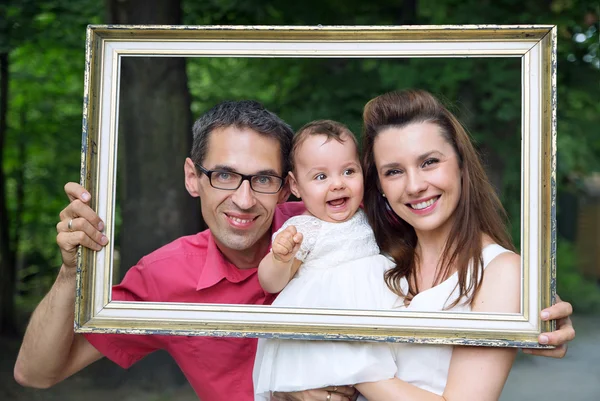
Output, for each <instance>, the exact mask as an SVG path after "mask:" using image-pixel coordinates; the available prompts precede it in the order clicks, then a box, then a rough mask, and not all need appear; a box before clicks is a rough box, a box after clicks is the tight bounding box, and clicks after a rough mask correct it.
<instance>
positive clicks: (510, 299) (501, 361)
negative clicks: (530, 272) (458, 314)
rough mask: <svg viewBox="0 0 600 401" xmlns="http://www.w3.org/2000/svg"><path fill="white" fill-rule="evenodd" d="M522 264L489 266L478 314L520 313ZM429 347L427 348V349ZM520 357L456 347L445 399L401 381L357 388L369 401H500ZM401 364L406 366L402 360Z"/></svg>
mask: <svg viewBox="0 0 600 401" xmlns="http://www.w3.org/2000/svg"><path fill="white" fill-rule="evenodd" d="M520 286H521V260H520V258H519V256H518V255H516V254H514V253H503V254H501V255H499V256H497V257H496V258H495V259H494V260H492V262H490V264H489V265H488V266H487V268H486V270H485V274H484V278H483V281H482V283H481V288H480V290H479V293H478V294H477V296H476V297H475V299H474V300H473V303H472V310H473V311H474V312H504V313H518V312H519V311H520V304H521V299H520V297H521V290H520ZM423 346H424V347H426V346H427V345H423ZM515 355H516V349H512V348H487V347H465V346H455V347H454V350H453V351H452V359H451V361H450V370H449V372H448V381H447V382H446V388H445V390H444V393H443V394H442V395H437V394H434V393H431V392H429V391H426V390H423V389H421V388H418V387H416V386H414V385H412V384H409V383H406V382H404V381H402V380H400V379H397V378H395V379H391V380H385V381H380V382H376V383H362V384H357V385H356V388H357V389H358V391H360V392H361V393H362V394H363V395H364V396H365V397H366V398H367V399H368V400H369V401H380V400H381V401H383V400H402V401H464V400H477V401H497V400H498V398H500V393H501V392H502V388H503V387H504V383H505V382H506V379H507V377H508V373H509V372H510V368H511V366H512V363H513V361H514V358H515ZM398 363H402V360H399V361H398Z"/></svg>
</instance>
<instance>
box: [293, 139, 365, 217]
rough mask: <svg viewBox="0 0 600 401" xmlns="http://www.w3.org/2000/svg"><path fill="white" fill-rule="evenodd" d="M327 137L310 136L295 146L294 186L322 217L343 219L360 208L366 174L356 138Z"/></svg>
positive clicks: (297, 193)
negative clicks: (336, 138) (362, 166)
mask: <svg viewBox="0 0 600 401" xmlns="http://www.w3.org/2000/svg"><path fill="white" fill-rule="evenodd" d="M342 139H344V142H343V143H340V142H338V141H337V140H335V139H331V140H329V141H327V137H326V136H324V135H311V136H309V137H308V138H307V139H306V140H305V141H304V142H303V143H302V144H301V145H300V147H299V148H298V149H297V150H296V154H295V171H294V173H290V175H291V180H290V184H291V189H292V192H293V193H294V195H296V196H297V197H299V198H302V200H303V201H304V205H305V206H306V209H307V210H308V211H309V212H310V213H311V214H312V215H313V216H315V217H318V218H319V219H321V220H324V221H328V222H332V223H341V222H343V221H346V220H348V219H350V218H351V217H352V216H353V215H354V213H356V211H357V210H358V208H359V206H360V203H361V202H362V198H363V191H364V188H363V174H362V169H361V166H360V161H359V159H358V149H356V145H355V144H354V141H353V140H352V139H351V138H349V137H347V136H343V137H342Z"/></svg>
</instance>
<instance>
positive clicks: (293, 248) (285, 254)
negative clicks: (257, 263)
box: [271, 226, 302, 263]
mask: <svg viewBox="0 0 600 401" xmlns="http://www.w3.org/2000/svg"><path fill="white" fill-rule="evenodd" d="M301 243H302V234H301V233H299V232H298V231H296V227H294V226H289V227H288V228H286V229H285V230H283V231H282V232H280V233H279V234H277V237H275V241H273V246H272V247H271V251H272V252H273V257H274V258H275V260H276V261H278V262H285V263H287V262H289V261H290V260H292V259H293V257H294V255H296V253H297V252H298V249H300V244H301Z"/></svg>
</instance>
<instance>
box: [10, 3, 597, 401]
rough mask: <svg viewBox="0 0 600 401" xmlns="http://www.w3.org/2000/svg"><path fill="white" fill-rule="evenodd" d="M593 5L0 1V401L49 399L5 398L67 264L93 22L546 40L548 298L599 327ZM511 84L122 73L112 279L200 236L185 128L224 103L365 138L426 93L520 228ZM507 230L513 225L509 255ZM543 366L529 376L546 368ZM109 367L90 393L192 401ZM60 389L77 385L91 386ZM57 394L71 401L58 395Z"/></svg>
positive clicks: (490, 79)
mask: <svg viewBox="0 0 600 401" xmlns="http://www.w3.org/2000/svg"><path fill="white" fill-rule="evenodd" d="M599 8H600V6H599V5H598V2H595V1H591V0H590V1H584V0H531V1H522V0H495V1H492V0H436V1H434V0H410V1H406V0H404V1H402V0H395V1H392V0H379V1H370V2H364V1H358V0H345V1H341V0H320V1H315V0H305V1H304V2H281V1H273V0H267V1H258V0H205V1H192V0H147V1H141V0H106V1H104V2H102V1H92V0H69V1H67V0H4V2H3V3H2V4H0V333H1V334H2V337H1V338H0V347H1V348H0V350H2V351H3V352H1V354H2V356H1V357H0V360H1V362H0V363H2V365H0V367H1V369H0V374H1V375H2V378H0V384H4V383H5V380H6V383H9V384H7V387H5V386H4V385H2V386H0V387H4V388H5V389H7V390H6V391H8V393H7V394H8V396H7V397H8V398H6V397H2V399H19V400H20V399H54V398H52V397H53V395H52V394H55V393H52V392H41V393H40V392H31V391H29V390H23V389H20V388H18V387H16V385H14V384H13V383H12V382H10V380H11V377H9V375H10V370H11V369H12V364H13V363H14V355H15V352H16V350H17V348H18V342H19V338H20V335H21V334H22V331H23V329H24V326H25V324H26V322H27V318H28V316H29V314H30V313H31V311H32V310H33V308H34V307H35V305H36V304H37V303H38V302H39V300H40V299H41V297H42V296H43V295H44V294H45V293H46V291H47V290H48V288H49V287H50V286H51V284H52V282H53V280H54V278H55V276H56V272H57V269H58V266H60V255H59V252H58V249H57V247H56V242H55V237H56V231H55V225H56V223H57V222H58V214H59V212H60V211H61V210H62V208H64V207H65V206H66V204H67V199H66V197H65V195H64V192H63V185H64V183H66V182H68V181H78V180H79V163H80V148H81V120H82V118H81V116H82V94H83V72H84V62H85V54H84V44H85V28H86V25H88V24H104V23H119V24H190V25H249V24H253V25H317V24H322V25H401V24H407V25H414V24H419V25H421V24H423V25H428V24H438V25H439V24H525V25H529V24H554V25H557V26H558V60H557V61H558V78H557V87H558V110H557V113H558V161H557V168H558V171H557V183H558V197H557V199H558V202H557V219H558V251H557V269H558V274H557V277H558V281H557V287H558V293H559V294H560V296H561V297H562V298H563V299H566V300H568V301H570V302H571V303H572V304H573V306H574V308H575V310H576V313H577V314H581V315H584V314H587V315H588V316H593V317H596V316H599V315H600V285H599V284H600V128H599V127H600V54H599V51H600V49H599V47H600V46H599V19H598V17H599V14H600V10H599ZM519 77H520V61H519V59H508V58H507V59H405V60H404V59H403V60H392V59H380V60H376V59H353V60H350V59H235V58H218V59H188V60H186V61H184V59H174V58H158V59H149V58H140V59H135V60H134V59H131V60H126V61H125V62H124V63H123V69H122V76H121V79H122V85H121V101H120V116H121V120H120V135H121V138H120V141H119V180H118V196H119V208H118V211H119V215H118V219H117V223H118V230H117V237H116V239H115V246H116V248H117V250H118V251H119V252H118V254H119V265H120V266H122V268H121V269H120V274H123V273H124V272H125V270H126V269H125V268H124V267H128V266H131V265H132V264H134V263H135V262H136V261H137V260H138V259H139V258H140V257H141V256H142V255H144V254H146V253H148V252H150V251H151V250H153V249H156V248H158V247H159V246H161V245H163V244H165V243H167V242H169V241H171V240H173V239H174V238H176V237H178V236H180V235H184V234H189V233H194V232H197V231H198V230H200V229H202V228H203V223H202V221H201V218H200V216H199V213H198V205H197V202H195V201H194V200H193V199H191V198H190V197H189V196H188V195H187V193H186V192H185V189H184V187H183V174H182V165H183V160H184V158H185V157H186V156H187V154H188V152H189V144H190V143H191V132H190V127H191V124H192V122H193V119H195V118H196V117H198V116H199V115H200V114H201V113H202V112H203V111H205V110H206V109H207V108H209V107H211V106H212V105H214V104H215V103H216V102H218V101H220V100H224V99H247V98H253V99H257V100H260V101H261V102H263V103H264V104H265V105H266V106H267V107H268V108H269V109H271V110H272V111H274V112H276V113H277V114H279V115H280V116H281V117H282V118H283V119H285V120H286V121H287V122H289V123H290V124H291V125H292V127H293V128H295V129H296V128H299V127H300V126H301V125H302V124H304V123H305V122H308V121H310V120H313V119H317V118H331V119H335V120H339V121H342V122H344V123H346V124H347V125H348V126H349V127H350V128H351V129H352V130H353V131H354V132H355V133H356V134H357V135H360V131H361V111H362V107H363V106H364V104H365V102H366V101H368V100H369V99H370V98H372V97H374V96H376V95H378V94H381V93H383V92H386V91H389V90H395V89H401V88H405V87H418V88H423V89H426V90H429V91H431V92H433V93H435V94H436V95H438V96H440V97H441V98H443V99H444V100H445V101H446V102H447V104H448V105H449V107H450V108H451V110H452V111H453V112H455V113H456V114H457V115H458V116H459V117H460V119H461V121H462V122H463V123H464V124H465V125H466V127H467V128H468V130H469V132H470V133H471V135H472V136H473V138H474V140H475V142H476V144H477V147H478V149H479V150H480V152H481V154H482V157H483V159H484V161H485V164H486V167H487V169H488V173H489V174H490V177H491V179H492V181H493V183H494V185H495V187H496V189H497V190H498V192H499V194H500V196H501V198H502V201H503V203H504V205H505V207H506V209H507V210H508V212H509V214H510V216H511V219H512V221H517V222H518V216H519V191H520V165H519V154H518V152H517V151H516V150H517V149H518V148H519V139H520V138H519V135H520V124H521V121H520V99H521V93H520V78H519ZM518 230H519V227H518V224H513V227H512V228H511V231H512V234H513V237H514V238H515V241H516V242H517V243H518V239H519V238H518V237H519V233H518ZM582 319H590V318H585V317H582ZM594 321H595V320H594ZM582 322H583V320H582ZM586 324H587V323H581V325H582V326H581V327H584V326H585V325H586ZM592 325H593V323H592ZM575 326H576V329H578V327H577V324H576V325H575ZM594 327H596V326H594ZM156 358H159V357H156ZM539 359H540V358H537V359H534V360H535V363H547V362H544V361H545V360H542V362H538V360H539ZM153 361H154V362H153V363H154V365H157V364H159V363H160V364H169V363H170V362H168V360H166V359H154V360H153ZM102 363H104V362H101V363H100V365H99V366H101V368H100V367H96V366H93V367H91V368H90V369H91V371H92V372H95V374H94V379H93V380H92V381H93V383H94V386H92V387H89V389H88V390H86V391H88V392H90V391H91V392H92V393H94V394H98V397H104V396H108V395H109V394H112V395H116V394H119V397H120V398H123V399H126V394H129V392H128V391H124V390H119V391H122V392H121V393H110V392H109V393H106V394H105V393H102V392H101V391H100V390H98V388H101V387H119V388H121V389H122V388H123V383H124V381H123V380H125V382H126V383H133V382H135V383H137V384H136V386H137V387H136V388H138V387H141V388H145V387H144V386H146V387H147V386H150V387H148V388H150V389H151V390H150V391H149V392H148V394H146V395H145V396H143V399H156V400H159V399H182V400H183V399H188V398H185V397H187V396H189V389H188V388H187V387H185V386H184V387H183V388H184V389H183V390H181V392H182V393H181V394H179V391H180V390H179V388H180V387H178V386H180V385H182V384H183V383H184V379H182V377H181V375H180V374H179V373H178V371H177V370H176V369H172V367H171V368H169V369H165V370H163V373H162V374H159V373H156V372H154V373H152V372H153V371H152V369H151V368H144V369H141V368H140V369H138V370H135V369H133V373H131V372H130V373H128V375H129V376H127V377H130V378H131V377H133V379H131V380H130V381H127V380H128V379H124V378H123V377H125V374H122V373H119V372H120V371H118V370H117V371H116V372H114V373H107V372H109V371H110V372H113V371H114V369H113V368H112V367H111V368H108V366H109V365H107V364H104V365H102ZM548 363H553V362H548ZM96 365H98V364H96ZM146 365H148V366H149V365H150V363H146ZM169 366H170V365H169ZM553 366H554V365H553ZM555 366H556V367H555V368H553V370H554V369H558V370H562V369H563V368H561V366H564V367H565V368H566V365H561V364H560V362H559V363H558V364H557V365H555ZM94 369H96V370H94ZM101 369H102V370H101ZM110 369H112V370H110ZM165 371H168V372H170V373H168V374H164V372H165ZM100 372H103V374H98V373H100ZM136 372H139V373H136ZM88 374H89V373H88ZM136 375H137V376H136ZM78 377H79V379H78ZM103 377H104V378H103ZM136 378H137V379H139V380H137V379H136ZM142 378H143V379H142ZM597 378H598V379H600V376H598V377H597ZM70 380H71V382H70V383H71V384H70V385H69V386H73V383H77V380H84V381H85V380H86V379H85V378H81V376H75V377H74V378H73V379H70ZM152 381H154V382H155V383H154V385H156V383H162V384H165V383H166V384H165V385H166V386H167V389H166V390H164V391H162V390H161V391H162V392H161V391H158V390H156V389H155V387H152V385H150V384H149V383H150V382H152ZM599 382H600V380H599ZM86 383H87V382H86ZM139 383H142V384H139ZM144 383H145V384H144ZM510 383H511V382H510V380H509V384H510ZM138 384H139V386H138ZM90 386H91V385H90ZM125 387H127V386H125ZM102 391H104V390H102ZM111 391H112V390H111ZM115 391H117V390H115ZM140 391H141V390H140ZM0 394H1V390H0ZM102 394H104V396H102ZM179 396H181V397H183V398H177V397H179ZM11 397H12V398H11ZM55 397H57V398H56V399H59V398H60V399H65V398H64V397H65V395H64V394H60V395H55ZM61 397H62V398H61ZM161 397H162V398H161ZM69 399H70V398H69ZM98 399H100V398H98ZM132 399H133V398H132ZM140 399H142V398H140ZM522 399H525V398H522ZM532 399H533V398H532ZM547 399H548V398H547ZM557 399H558V398H557ZM572 401H574V399H572Z"/></svg>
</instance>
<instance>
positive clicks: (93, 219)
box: [59, 199, 104, 231]
mask: <svg viewBox="0 0 600 401" xmlns="http://www.w3.org/2000/svg"><path fill="white" fill-rule="evenodd" d="M59 217H60V220H61V221H66V222H67V224H68V222H69V221H70V220H71V219H73V220H74V219H76V218H77V217H82V218H84V219H85V220H87V221H88V222H90V224H91V225H92V226H93V227H96V229H97V230H100V231H102V230H104V222H103V221H102V219H100V217H99V216H98V215H97V214H96V212H94V211H93V210H92V208H91V207H89V206H88V205H87V204H85V203H83V202H82V201H81V200H79V199H75V200H74V201H72V202H71V203H69V205H68V206H67V207H66V208H64V209H63V210H62V211H61V212H60V215H59Z"/></svg>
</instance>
